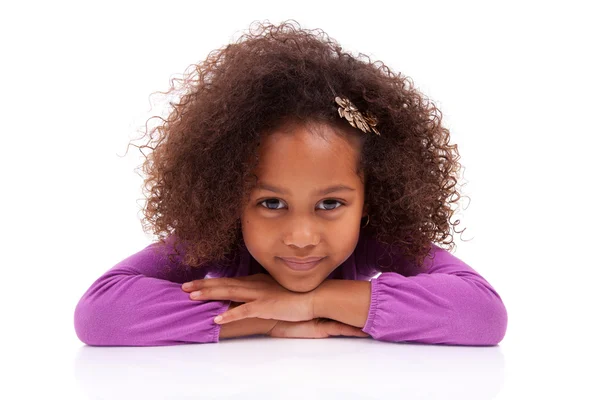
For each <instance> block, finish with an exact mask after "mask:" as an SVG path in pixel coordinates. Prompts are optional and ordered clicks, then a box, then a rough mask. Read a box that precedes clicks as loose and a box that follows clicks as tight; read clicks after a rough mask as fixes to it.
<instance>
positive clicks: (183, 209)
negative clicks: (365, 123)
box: [130, 20, 461, 272]
mask: <svg viewBox="0 0 600 400" xmlns="http://www.w3.org/2000/svg"><path fill="white" fill-rule="evenodd" d="M255 23H257V25H256V26H255V28H256V29H254V28H253V25H254V24H255ZM365 58H366V60H365ZM190 67H193V70H192V71H189V72H186V73H185V74H184V77H183V79H172V80H171V85H170V90H169V91H168V92H166V93H164V92H159V93H163V94H180V96H178V100H177V101H176V102H171V103H170V104H171V106H172V110H171V111H170V112H169V116H168V118H167V119H163V118H161V117H151V118H150V119H152V118H160V120H161V121H162V124H161V125H159V126H157V127H155V128H154V129H152V130H151V131H150V133H148V121H146V132H145V134H148V136H149V141H148V142H147V143H146V144H145V145H144V146H141V147H138V146H135V145H134V146H135V147H137V148H138V149H139V150H140V151H141V152H142V154H144V152H143V151H142V148H150V149H152V152H151V153H150V155H149V156H146V155H145V154H144V157H146V160H145V162H144V163H143V164H142V169H143V171H144V173H145V174H146V175H147V177H146V179H145V181H144V189H146V190H147V193H145V195H146V204H145V207H144V209H143V212H144V218H143V220H142V223H143V226H144V231H145V232H148V227H149V228H150V229H152V232H153V233H154V234H155V235H157V236H158V237H159V239H160V241H161V242H162V243H164V242H165V241H166V240H165V239H166V238H167V237H168V236H173V239H174V240H175V251H176V254H177V255H180V253H179V250H178V249H177V244H178V243H183V244H184V248H185V258H184V259H183V262H184V264H186V265H187V266H191V267H200V266H203V265H206V264H207V263H209V262H210V263H215V264H216V265H219V266H221V267H224V268H228V267H229V266H230V265H231V263H233V262H235V261H234V259H235V257H236V255H237V254H238V250H240V249H243V247H244V246H245V245H244V243H243V236H242V231H241V222H240V216H241V211H242V209H243V206H244V204H246V202H247V201H248V198H249V195H250V192H251V189H252V187H253V186H254V184H255V182H256V178H257V177H256V176H255V175H254V174H253V172H252V171H253V170H254V169H255V167H256V166H257V164H258V156H257V154H258V153H257V151H258V146H259V144H260V138H261V134H264V133H265V132H272V131H273V130H275V129H277V128H278V127H280V126H282V124H284V122H285V121H289V120H290V119H295V120H297V121H316V122H321V123H327V124H330V125H331V126H340V123H341V122H340V121H343V120H342V119H340V116H339V115H338V112H337V105H336V103H335V102H334V96H333V95H332V90H334V91H335V92H336V93H339V94H342V95H344V96H346V97H347V98H348V99H350V101H352V102H353V103H354V104H355V105H356V107H357V108H358V109H359V110H360V111H361V112H362V111H364V112H370V113H372V114H373V115H374V116H376V117H377V119H378V124H377V128H378V130H379V132H381V136H377V135H374V134H368V135H367V134H364V133H362V132H359V131H358V129H354V128H351V129H352V130H355V131H357V132H358V134H361V135H362V139H361V143H363V146H362V147H361V154H360V160H359V161H360V165H359V168H360V170H361V171H363V172H364V175H365V177H366V179H365V180H366V184H365V203H366V204H368V210H369V225H367V227H365V228H361V229H362V231H361V235H363V234H365V235H367V236H368V237H370V238H374V239H376V240H378V241H379V242H380V243H382V244H383V245H385V246H387V248H388V249H390V248H392V247H394V248H396V249H397V250H400V253H401V255H402V257H404V258H405V259H408V260H409V261H410V262H412V263H413V264H414V265H417V266H422V265H423V261H424V259H425V257H426V256H427V254H428V253H429V251H430V249H431V242H441V241H443V240H445V239H446V238H447V237H449V236H450V238H449V241H446V242H444V243H443V244H447V245H452V247H453V245H454V243H453V240H452V233H451V232H450V225H452V226H455V225H456V224H458V223H459V222H460V220H458V221H456V222H455V223H450V222H449V220H450V217H451V216H452V214H453V210H452V208H451V203H455V202H457V201H458V199H459V198H460V197H461V195H460V193H459V192H458V190H456V189H455V186H456V183H457V177H456V176H455V175H456V173H457V172H458V171H459V170H460V167H461V166H460V164H459V163H458V159H459V158H460V157H459V155H458V150H457V146H456V145H450V144H449V131H448V130H447V129H445V128H444V127H442V125H441V112H439V110H438V109H437V108H436V107H435V105H433V103H431V102H429V101H427V99H426V98H425V96H424V95H422V94H421V93H420V92H419V91H418V90H416V89H415V88H414V86H413V83H412V81H411V80H410V79H409V78H408V77H405V76H402V75H401V74H399V73H398V74H396V73H394V72H392V71H391V70H390V68H388V67H387V66H385V65H384V64H383V63H381V62H380V61H376V62H371V59H370V57H368V56H366V55H364V54H362V53H359V55H358V56H356V57H355V56H353V55H352V54H351V53H348V52H345V51H343V50H342V48H341V46H340V45H339V44H338V43H337V42H336V41H335V40H333V39H330V38H329V36H328V35H326V34H325V33H324V32H323V31H322V30H321V29H314V30H303V29H301V28H300V26H299V24H298V23H297V22H296V21H295V20H287V21H284V22H282V23H281V24H280V25H273V24H270V23H268V21H267V22H266V23H261V22H257V21H254V22H253V23H252V24H251V26H250V30H249V32H248V33H245V34H243V35H242V36H241V37H240V38H239V39H238V40H237V41H236V42H235V43H231V44H228V45H226V46H223V47H222V48H220V49H217V50H213V51H212V52H211V53H210V54H209V55H208V57H207V59H206V60H205V61H203V62H201V63H199V64H198V65H196V64H192V66H190ZM173 81H177V82H181V83H182V85H181V88H176V87H175V85H174V84H173ZM438 114H439V115H438ZM343 123H344V124H345V125H348V122H343ZM348 126H349V125H348ZM338 130H339V129H338ZM156 132H158V133H159V135H158V138H154V134H155V133H156ZM130 144H131V143H130ZM153 144H154V145H153ZM453 197H454V198H453ZM170 260H172V258H170ZM381 271H384V272H385V271H395V272H400V267H399V266H398V265H395V264H393V263H392V264H391V265H389V266H383V267H381Z"/></svg>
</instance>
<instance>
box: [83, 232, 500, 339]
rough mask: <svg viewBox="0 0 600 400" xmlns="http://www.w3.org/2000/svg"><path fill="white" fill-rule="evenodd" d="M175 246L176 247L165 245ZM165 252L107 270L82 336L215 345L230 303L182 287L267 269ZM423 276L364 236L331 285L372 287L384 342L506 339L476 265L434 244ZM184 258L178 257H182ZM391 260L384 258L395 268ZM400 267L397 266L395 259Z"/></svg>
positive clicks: (88, 301) (368, 328)
mask: <svg viewBox="0 0 600 400" xmlns="http://www.w3.org/2000/svg"><path fill="white" fill-rule="evenodd" d="M167 243H169V241H167ZM167 248H168V249H169V250H173V247H168V246H161V244H160V242H156V243H153V244H150V245H149V246H147V247H145V248H144V249H143V250H141V251H139V252H138V253H135V254H133V255H131V256H129V257H128V258H126V259H124V260H123V261H121V262H119V263H118V264H116V265H115V266H114V267H112V268H111V269H109V270H108V271H106V272H105V273H104V274H103V275H102V276H100V278H98V279H97V280H96V281H95V282H94V283H92V285H91V286H90V288H89V289H88V290H87V291H86V292H85V293H84V294H83V296H82V297H81V299H80V300H79V302H78V304H77V306H76V308H75V315H74V317H75V332H76V333H77V336H78V337H79V339H80V340H81V341H82V342H84V343H86V344H88V345H93V346H166V345H177V344H184V343H209V342H218V341H219V333H220V329H221V325H219V324H216V323H214V321H213V319H214V318H215V317H216V316H217V315H218V314H221V313H223V312H225V311H226V310H227V309H228V308H229V305H230V303H231V301H229V300H206V301H202V300H191V299H190V298H189V293H187V292H184V291H183V290H182V289H181V284H182V283H184V282H188V281H190V280H194V279H205V278H217V277H221V276H228V277H235V276H246V275H253V274H257V273H265V274H268V272H267V271H266V270H265V269H264V268H263V267H262V265H260V264H259V263H258V262H257V261H256V260H255V259H254V258H253V257H252V256H251V255H250V253H248V251H247V250H246V249H244V251H242V252H241V253H240V255H241V257H239V258H238V259H239V263H238V264H237V266H236V268H237V269H236V270H232V271H228V272H227V273H226V274H225V275H223V274H220V275H219V274H213V275H211V271H208V272H207V269H206V268H201V269H199V268H195V269H193V268H190V267H188V266H183V265H182V264H177V265H175V266H174V267H172V268H170V269H169V268H165V267H166V266H167V264H168V258H167V251H166V250H167ZM431 251H432V252H433V253H434V259H433V260H431V259H429V258H426V259H425V265H426V266H427V267H426V268H425V271H426V272H422V271H421V272H415V270H414V265H412V266H411V265H409V264H408V263H403V264H402V269H403V271H404V272H403V273H402V274H400V273H395V272H383V273H381V274H379V276H378V277H374V276H375V275H377V274H378V272H379V270H378V268H377V266H378V265H380V264H378V263H377V259H378V258H379V256H381V255H382V254H383V252H384V247H383V246H382V245H381V244H380V243H379V242H377V241H376V240H375V239H372V238H365V237H364V236H363V235H361V237H360V238H359V241H358V244H357V246H356V249H355V251H354V252H353V253H352V255H351V256H350V257H349V258H348V259H347V260H346V261H344V262H343V263H342V264H341V265H339V266H338V267H337V268H336V269H335V270H334V271H333V272H332V273H331V274H330V275H329V276H328V278H327V279H350V280H361V281H370V282H371V303H370V306H369V315H368V318H367V321H366V323H365V326H364V327H363V328H362V331H363V332H365V333H368V334H369V335H370V336H371V337H373V338H374V339H377V340H382V341H389V342H419V343H429V344H457V345H496V344H498V343H499V342H500V341H501V340H502V339H503V338H504V335H505V333H506V325H507V312H506V308H505V306H504V303H503V302H502V299H501V298H500V296H499V295H498V293H497V292H496V291H495V290H494V289H493V287H492V286H491V285H490V284H489V283H488V282H487V281H486V280H485V279H484V278H483V277H481V276H480V275H479V274H478V273H477V272H476V271H475V270H474V269H473V268H471V267H469V266H468V265H467V264H466V263H464V262H463V261H461V260H459V259H458V258H457V257H455V256H454V255H452V254H451V253H450V252H448V251H446V250H444V249H442V248H440V247H438V246H436V245H435V244H432V249H431ZM176 260H181V258H176ZM390 260H391V258H390V257H388V256H385V257H383V258H382V260H381V262H382V264H381V265H388V264H389V263H390ZM397 262H398V261H397Z"/></svg>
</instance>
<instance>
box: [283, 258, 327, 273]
mask: <svg viewBox="0 0 600 400" xmlns="http://www.w3.org/2000/svg"><path fill="white" fill-rule="evenodd" d="M277 258H279V257H277ZM325 258H326V257H323V258H321V259H320V260H317V261H313V262H309V263H295V262H291V261H286V260H284V259H283V258H279V259H280V260H281V261H282V262H283V263H284V264H285V265H286V266H287V267H288V268H290V269H292V270H294V271H310V270H311V269H313V268H315V267H316V266H317V265H318V264H319V263H320V262H321V261H323V260H324V259H325Z"/></svg>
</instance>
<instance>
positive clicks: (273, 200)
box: [258, 199, 345, 211]
mask: <svg viewBox="0 0 600 400" xmlns="http://www.w3.org/2000/svg"><path fill="white" fill-rule="evenodd" d="M278 201H280V200H279V199H266V200H263V201H261V202H260V203H258V204H259V205H262V204H263V203H267V202H274V204H277V203H276V202H278ZM326 201H329V202H333V203H334V205H335V203H338V204H340V206H344V205H345V204H344V203H342V202H341V201H337V200H334V199H326V200H323V202H326ZM271 204H273V203H271ZM263 207H264V206H263ZM264 208H266V209H267V210H281V208H269V207H268V206H267V207H264ZM338 208H340V207H335V208H325V209H323V208H321V209H320V210H324V211H333V210H337V209H338Z"/></svg>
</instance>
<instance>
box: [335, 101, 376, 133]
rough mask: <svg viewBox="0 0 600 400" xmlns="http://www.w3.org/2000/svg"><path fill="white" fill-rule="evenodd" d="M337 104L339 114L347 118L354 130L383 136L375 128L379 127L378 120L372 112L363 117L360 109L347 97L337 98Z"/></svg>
mask: <svg viewBox="0 0 600 400" xmlns="http://www.w3.org/2000/svg"><path fill="white" fill-rule="evenodd" d="M335 102H336V103H337V104H338V105H339V106H340V107H338V112H339V114H340V118H346V119H347V120H348V122H350V125H352V126H353V127H354V128H358V129H360V130H361V131H363V132H365V133H367V132H371V131H373V132H375V133H376V134H377V135H379V136H381V134H380V133H379V131H378V130H377V129H376V128H375V126H376V125H377V118H375V116H374V115H373V114H371V112H368V111H367V113H366V115H364V116H363V115H362V114H361V113H360V111H358V108H356V106H355V105H354V104H352V102H351V101H350V100H348V98H347V97H343V96H342V97H340V96H336V97H335Z"/></svg>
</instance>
